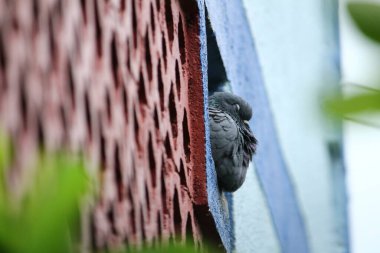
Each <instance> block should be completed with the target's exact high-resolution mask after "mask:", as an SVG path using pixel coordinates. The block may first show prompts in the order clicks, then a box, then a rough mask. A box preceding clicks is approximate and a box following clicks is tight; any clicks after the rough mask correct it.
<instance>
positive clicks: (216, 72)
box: [206, 11, 231, 95]
mask: <svg viewBox="0 0 380 253" xmlns="http://www.w3.org/2000/svg"><path fill="white" fill-rule="evenodd" d="M206 15H207V17H208V14H207V11H206ZM206 31H207V61H208V62H207V65H208V69H207V74H208V92H209V95H212V94H213V93H214V92H216V91H229V92H231V86H230V84H229V82H228V79H227V74H226V70H225V68H224V64H223V60H222V57H221V56H220V52H219V47H218V44H217V42H216V37H215V34H214V31H213V30H212V27H211V23H210V20H209V18H206Z"/></svg>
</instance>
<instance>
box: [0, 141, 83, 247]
mask: <svg viewBox="0 0 380 253" xmlns="http://www.w3.org/2000/svg"><path fill="white" fill-rule="evenodd" d="M11 149H12V147H11V145H10V142H9V141H8V140H7V139H6V138H5V137H4V135H2V136H1V137H0V173H1V176H0V180H1V181H0V224H1V226H0V252H7V253H8V252H9V253H24V252H30V253H34V252H35V253H37V252H38V253H40V252H57V253H59V252H62V253H63V252H74V251H75V250H74V249H73V247H72V245H71V243H70V242H73V240H74V238H70V235H75V234H76V233H70V230H72V229H74V228H75V226H77V225H76V221H78V220H79V209H78V205H79V203H80V199H81V198H82V196H83V195H84V194H85V193H86V191H87V190H88V189H89V180H88V176H87V174H86V171H85V168H84V163H83V161H82V159H79V158H74V157H73V156H72V155H68V154H63V153H60V154H49V155H47V154H41V155H40V157H39V159H38V162H37V164H36V166H35V168H28V169H31V170H30V171H28V172H32V176H31V180H29V181H28V182H29V183H30V184H28V185H27V188H26V191H25V194H22V196H17V195H16V194H14V193H13V192H11V191H8V189H10V188H12V187H10V185H8V183H9V181H10V180H6V178H7V177H6V176H7V175H8V174H9V173H8V172H9V171H8V168H9V165H10V163H9V162H10V161H11V160H12V157H10V154H11V152H10V150H11ZM16 187H17V186H16ZM19 187H21V185H20V186H19ZM77 227H78V226H77ZM77 229H78V228H77Z"/></svg>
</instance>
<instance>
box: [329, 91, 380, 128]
mask: <svg viewBox="0 0 380 253" xmlns="http://www.w3.org/2000/svg"><path fill="white" fill-rule="evenodd" d="M343 93H344V96H335V97H330V99H328V100H327V101H326V102H325V106H326V109H327V111H328V112H329V113H330V114H332V115H333V116H336V117H339V118H344V119H348V120H352V121H357V122H360V123H363V124H366V125H372V126H376V127H380V90H376V89H372V88H367V87H364V86H360V85H344V86H343Z"/></svg>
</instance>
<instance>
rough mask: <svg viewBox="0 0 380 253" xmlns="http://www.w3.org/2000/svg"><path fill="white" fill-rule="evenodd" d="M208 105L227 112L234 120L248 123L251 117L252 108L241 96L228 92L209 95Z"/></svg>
mask: <svg viewBox="0 0 380 253" xmlns="http://www.w3.org/2000/svg"><path fill="white" fill-rule="evenodd" d="M209 105H210V106H212V107H216V108H217V109H220V110H222V111H224V112H227V113H228V114H229V115H230V116H231V117H232V118H233V119H235V120H236V121H242V122H245V123H248V121H249V120H250V119H251V118H252V108H251V106H250V105H249V104H248V103H247V102H246V101H244V100H243V99H242V98H241V97H238V96H236V95H234V94H232V93H229V92H215V93H214V94H212V95H211V96H210V101H209Z"/></svg>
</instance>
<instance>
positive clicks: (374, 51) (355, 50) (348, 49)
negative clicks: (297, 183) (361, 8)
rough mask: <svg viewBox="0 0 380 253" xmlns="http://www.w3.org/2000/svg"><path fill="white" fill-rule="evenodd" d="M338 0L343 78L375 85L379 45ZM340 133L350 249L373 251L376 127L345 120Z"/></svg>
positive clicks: (378, 184) (379, 227) (378, 245)
mask: <svg viewBox="0 0 380 253" xmlns="http://www.w3.org/2000/svg"><path fill="white" fill-rule="evenodd" d="M340 2H341V10H340V23H341V50H342V72H343V80H344V82H346V83H355V84H362V85H366V86H371V87H374V88H377V89H379V87H380V71H379V70H380V46H379V45H378V44H375V43H374V42H372V41H369V40H367V39H366V38H365V37H363V35H362V34H361V33H360V32H359V31H358V30H357V29H356V27H354V26H353V23H352V21H351V19H350V18H349V16H348V15H347V12H346V8H345V5H346V3H347V1H346V0H341V1H340ZM374 2H378V3H380V1H374ZM371 121H372V120H371ZM376 122H379V121H378V120H376ZM344 137H345V150H346V154H345V157H346V164H347V177H348V180H347V184H348V194H349V215H350V238H351V249H352V251H351V252H352V253H377V252H379V249H380V240H379V238H380V216H379V214H380V198H379V194H380V155H379V154H380V153H379V152H380V129H379V128H373V127H369V126H365V125H361V124H357V123H353V122H348V121H347V122H346V123H345V128H344Z"/></svg>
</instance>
